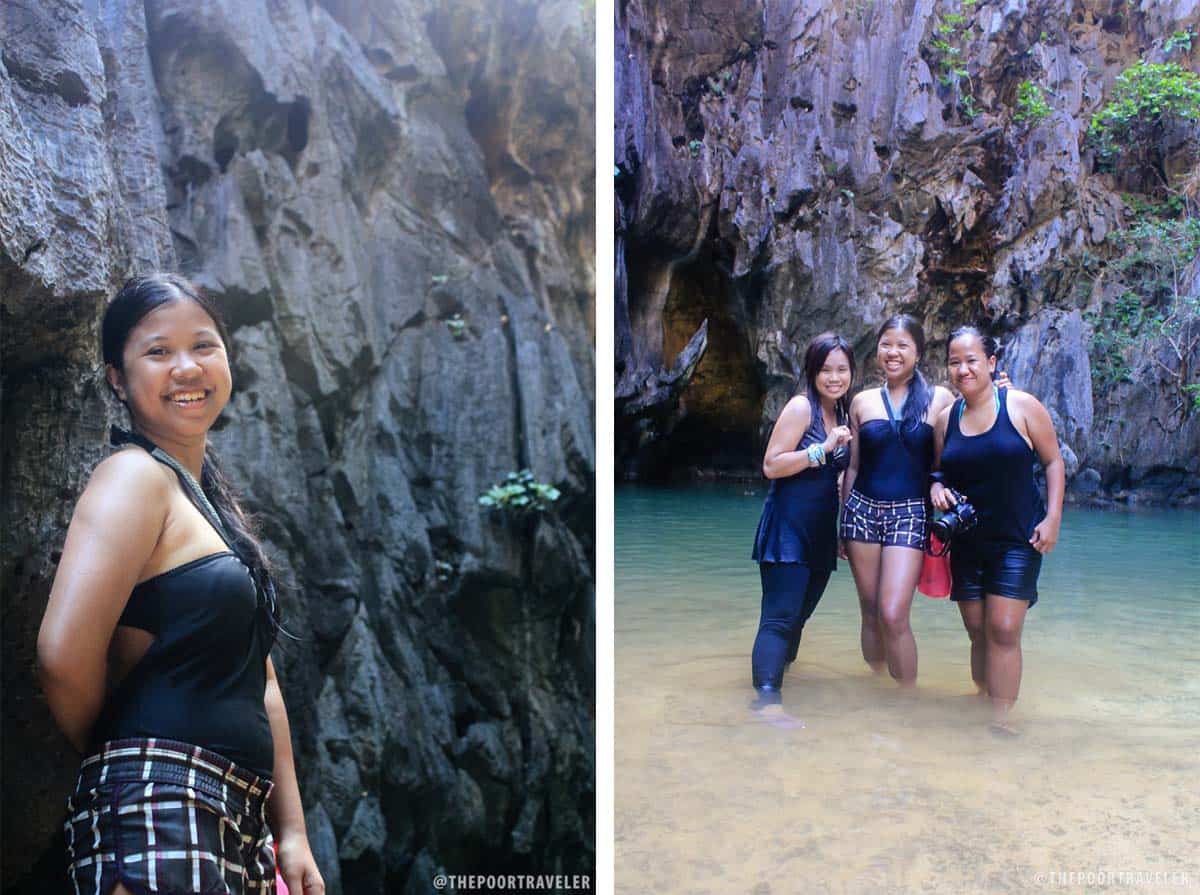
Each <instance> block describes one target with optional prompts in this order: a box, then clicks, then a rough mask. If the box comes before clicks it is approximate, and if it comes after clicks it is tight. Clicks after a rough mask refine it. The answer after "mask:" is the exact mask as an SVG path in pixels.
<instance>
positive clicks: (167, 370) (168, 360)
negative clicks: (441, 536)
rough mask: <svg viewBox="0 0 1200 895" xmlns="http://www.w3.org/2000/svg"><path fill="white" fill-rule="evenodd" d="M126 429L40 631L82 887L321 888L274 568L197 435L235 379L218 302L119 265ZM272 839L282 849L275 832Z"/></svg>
mask: <svg viewBox="0 0 1200 895" xmlns="http://www.w3.org/2000/svg"><path fill="white" fill-rule="evenodd" d="M102 330H103V349H104V361H105V365H106V376H107V379H108V382H109V385H110V386H111V387H112V389H113V392H114V393H115V394H116V396H117V397H118V399H119V400H120V401H121V402H122V403H123V404H124V405H125V406H126V408H127V409H128V411H129V416H130V420H131V422H132V430H131V431H130V432H122V431H120V430H114V444H118V445H120V446H121V447H122V449H121V450H119V451H117V452H116V453H114V454H113V455H112V456H110V457H109V458H108V459H106V460H104V461H103V462H102V463H100V464H99V465H98V466H97V467H96V469H95V471H94V472H93V473H92V477H91V480H90V481H89V482H88V485H87V488H86V489H85V490H84V492H83V494H82V495H81V496H80V498H79V502H78V503H77V505H76V507H75V511H74V514H73V516H72V519H71V525H70V528H69V529H68V531H67V539H66V543H65V544H64V546H63V551H62V558H61V560H60V561H59V565H58V570H57V572H56V574H55V579H54V585H53V588H52V590H51V593H50V599H49V602H48V604H47V607H46V614H45V617H44V618H43V620H42V627H41V631H40V633H39V635H38V659H39V666H40V667H39V671H40V674H41V679H42V684H43V687H44V689H45V692H46V697H47V701H48V702H49V705H50V709H51V711H52V712H53V714H54V717H55V720H56V721H57V722H58V725H59V727H61V728H62V730H63V732H64V733H65V734H66V736H67V738H68V739H69V740H70V741H71V743H72V745H74V746H75V748H76V749H78V750H79V751H80V752H81V753H82V754H83V755H84V759H83V762H82V765H81V768H80V773H79V780H78V783H77V786H76V789H75V792H74V794H73V795H72V797H71V799H70V802H69V804H68V817H67V821H66V825H65V828H66V836H67V849H68V856H67V857H68V873H69V877H70V880H71V882H72V886H73V888H72V889H71V891H72V892H73V893H75V895H109V893H116V895H131V893H136V895H142V893H149V892H154V893H165V895H172V893H226V895H241V893H246V892H256V893H269V892H274V891H275V873H276V858H275V855H276V853H277V854H278V864H279V870H280V873H281V874H282V876H283V878H284V881H285V882H286V883H287V885H288V887H289V888H290V889H291V890H292V891H293V892H295V893H296V895H319V893H322V892H323V891H324V884H323V882H322V880H321V874H320V872H319V871H318V869H317V866H316V862H315V861H314V860H313V856H312V851H311V849H310V847H309V843H308V835H307V832H306V830H305V825H304V813H303V809H302V806H301V802H300V792H299V788H298V786H297V782H296V771H295V767H294V764H293V758H292V748H291V736H290V733H289V729H288V719H287V711H286V709H285V708H284V704H283V697H282V695H281V694H280V690H279V684H278V681H277V680H276V677H275V671H274V667H273V666H272V664H271V659H270V656H269V653H270V649H271V645H272V643H273V642H274V640H275V636H276V634H277V632H278V630H279V614H278V606H277V604H276V601H275V590H274V585H273V584H272V582H271V575H270V568H269V565H268V563H267V560H266V557H265V555H264V554H263V550H262V547H261V545H260V543H259V541H258V539H257V538H256V537H255V536H254V534H253V532H252V531H251V529H250V527H249V525H248V523H247V520H246V517H245V515H244V514H243V513H242V510H241V507H240V505H239V503H238V501H237V499H236V497H235V496H234V494H233V492H232V491H231V489H230V487H229V485H228V483H227V482H226V480H225V478H224V477H223V475H222V474H221V472H220V470H219V469H218V467H217V465H216V463H215V461H214V459H213V457H212V456H211V454H210V453H209V451H208V450H207V446H208V442H207V438H208V431H209V429H210V428H211V427H212V425H213V423H214V422H215V421H216V419H217V417H218V416H219V415H220V413H221V411H222V409H224V407H225V404H226V403H227V402H228V400H229V397H230V393H231V390H232V378H231V375H230V368H229V361H228V357H227V355H226V346H227V345H228V337H227V334H226V331H225V327H224V324H223V322H222V320H221V317H220V314H219V313H218V311H217V309H216V307H215V306H214V305H213V303H212V302H211V301H210V300H209V299H208V298H207V297H206V296H204V295H203V294H202V293H200V292H199V291H198V290H197V289H196V288H195V287H194V286H193V285H192V284H190V283H189V282H187V281H186V280H184V279H182V278H180V277H177V276H172V275H165V274H156V275H152V276H148V277H139V278H136V279H133V280H130V281H129V282H128V283H126V284H125V286H124V287H123V288H122V289H121V291H120V292H119V293H118V294H117V295H116V297H115V298H114V299H113V301H112V302H111V304H110V305H109V307H108V309H107V311H106V313H105V316H104V322H103V326H102ZM272 839H274V846H275V847H274V848H273V847H272Z"/></svg>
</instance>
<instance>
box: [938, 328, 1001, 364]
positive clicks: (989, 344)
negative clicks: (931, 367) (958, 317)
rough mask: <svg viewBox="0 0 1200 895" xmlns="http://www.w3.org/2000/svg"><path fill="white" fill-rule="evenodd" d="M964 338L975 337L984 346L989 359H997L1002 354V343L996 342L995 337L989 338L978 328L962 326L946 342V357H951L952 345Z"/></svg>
mask: <svg viewBox="0 0 1200 895" xmlns="http://www.w3.org/2000/svg"><path fill="white" fill-rule="evenodd" d="M963 336H974V337H975V338H977V339H978V340H979V341H980V344H982V345H983V351H984V354H986V355H987V356H988V357H996V355H998V354H999V353H1000V343H999V342H997V341H996V339H995V337H994V336H989V335H987V334H986V333H984V332H983V330H981V329H980V328H979V327H978V326H960V327H959V328H958V329H956V330H955V331H954V332H952V333H950V338H948V339H947V340H946V357H947V358H949V357H950V343H951V342H953V341H954V340H955V339H960V338H962V337H963Z"/></svg>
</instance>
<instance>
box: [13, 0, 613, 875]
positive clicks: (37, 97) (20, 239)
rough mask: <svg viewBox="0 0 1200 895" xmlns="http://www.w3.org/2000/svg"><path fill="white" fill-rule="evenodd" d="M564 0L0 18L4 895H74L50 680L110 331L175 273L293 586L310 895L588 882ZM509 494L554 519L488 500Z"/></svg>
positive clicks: (96, 448) (582, 381)
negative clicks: (481, 881)
mask: <svg viewBox="0 0 1200 895" xmlns="http://www.w3.org/2000/svg"><path fill="white" fill-rule="evenodd" d="M589 15H590V13H588V12H587V11H586V10H584V9H582V8H581V6H580V4H578V3H573V2H549V3H535V2H523V0H520V2H515V3H504V4H487V3H482V2H477V0H454V2H452V3H432V2H421V0H413V2H405V3H400V4H397V3H394V2H382V0H378V2H376V0H367V2H358V0H355V2H342V0H323V2H318V3H305V2H299V0H284V2H270V3H267V2H259V0H252V2H248V3H247V2H236V3H235V2H224V0H221V2H212V3H200V4H197V3H193V2H182V0H145V2H132V0H100V2H95V3H86V4H83V3H79V2H75V0H56V2H49V3H37V4H4V5H3V7H2V9H0V27H2V33H0V37H2V46H3V53H2V56H0V293H2V298H3V311H2V314H3V317H2V321H3V334H2V335H3V356H4V379H3V419H4V441H3V473H2V475H3V513H4V544H3V553H2V561H3V586H4V609H5V626H4V661H3V668H4V671H3V674H4V680H3V683H4V713H5V747H6V748H5V750H4V803H3V813H4V818H5V836H4V853H3V870H2V875H3V879H4V881H5V892H6V893H8V892H13V893H16V892H22V893H23V892H29V893H33V892H39V893H40V892H47V891H63V890H65V883H63V882H62V881H61V880H62V873H63V870H62V857H63V850H62V842H61V840H60V841H57V842H56V841H54V837H55V831H56V830H57V828H58V824H59V822H60V821H61V819H62V816H63V813H64V807H65V796H66V793H67V791H68V789H69V787H70V786H71V785H72V783H73V774H74V770H75V767H76V762H77V759H76V757H75V756H74V755H73V754H72V753H71V751H70V749H69V748H68V747H67V745H66V743H65V741H63V740H62V739H61V737H60V736H59V735H58V734H57V733H56V732H54V728H53V725H52V722H51V720H50V718H49V714H48V712H47V710H46V706H45V702H44V699H43V698H42V697H41V695H40V691H39V690H38V688H37V686H36V684H35V683H34V674H33V662H34V643H35V639H36V632H37V627H38V624H39V622H40V619H41V614H42V611H43V608H44V606H45V602H46V598H47V595H48V593H49V588H50V584H51V581H52V577H53V572H54V567H55V563H56V561H57V558H58V555H59V554H58V551H59V549H60V548H61V544H62V540H63V536H64V533H65V530H66V524H67V522H68V520H69V518H70V513H71V509H72V506H73V504H74V500H75V498H76V496H77V495H78V494H79V492H80V491H81V490H82V487H83V486H84V484H85V483H86V480H87V475H88V473H89V471H90V469H91V468H92V466H93V465H94V464H95V463H96V462H97V461H98V460H99V459H100V458H102V457H103V456H104V455H105V454H106V452H107V447H106V444H107V429H108V426H109V424H110V423H114V422H117V423H122V424H124V419H123V416H122V413H123V412H122V411H121V409H120V408H119V406H117V405H115V403H114V402H113V401H112V400H111V399H110V397H109V396H108V394H107V387H106V386H104V382H103V378H102V370H101V368H100V362H99V348H98V338H97V336H98V323H99V320H100V317H101V315H102V313H103V309H104V306H105V301H106V299H107V298H108V297H109V296H111V294H112V293H113V292H115V290H116V288H117V287H118V286H119V284H120V282H121V281H122V280H123V279H124V278H125V277H127V276H129V275H131V274H133V273H137V272H145V271H150V270H154V269H179V270H182V271H183V272H184V273H185V274H188V275H190V276H191V277H192V278H194V279H195V280H196V281H197V282H198V283H199V284H200V285H201V286H202V287H203V288H205V289H206V290H207V291H208V292H209V293H210V294H211V295H212V296H214V297H215V299H216V300H217V302H218V303H219V304H220V306H221V307H222V309H223V310H224V312H225V313H226V315H227V317H228V320H229V323H230V325H231V328H232V333H233V346H232V349H233V350H232V355H233V363H234V381H235V393H234V398H233V400H232V402H231V403H230V406H229V408H228V410H227V411H226V413H225V414H224V416H223V421H222V423H221V424H219V425H220V431H218V432H216V433H215V434H214V436H213V440H214V443H215V446H216V447H217V449H218V452H219V454H220V456H221V457H222V458H223V462H224V465H225V467H226V469H227V471H228V472H229V473H230V474H231V476H232V477H233V479H234V480H235V482H236V483H237V485H238V486H239V487H240V489H241V490H242V492H243V493H244V495H245V496H246V498H247V503H248V506H249V507H250V508H251V509H252V510H253V511H254V512H255V513H256V514H257V516H258V517H259V519H260V521H261V526H262V530H263V533H264V535H265V537H266V539H267V541H268V545H269V550H270V552H271V553H272V554H273V556H274V557H275V558H276V559H277V560H278V562H279V564H280V566H281V568H282V570H283V577H284V579H285V580H286V582H287V584H288V585H289V587H288V588H287V591H286V593H285V596H284V602H285V611H286V614H287V619H288V620H287V623H286V624H287V627H288V628H289V629H290V630H291V631H292V632H294V633H295V634H296V635H297V636H298V637H299V640H297V641H294V642H292V641H289V642H287V643H285V644H284V645H283V646H282V647H281V648H280V649H279V650H278V651H277V654H276V664H277V666H278V667H279V670H280V676H281V679H282V681H283V685H284V692H285V696H286V698H287V701H288V705H289V708H290V712H291V719H292V729H293V734H294V740H295V744H296V748H297V755H298V764H299V768H300V776H301V786H302V791H303V794H304V799H305V804H306V808H307V810H308V815H309V817H308V826H309V831H310V834H311V836H312V840H313V847H314V849H315V851H316V852H317V854H318V857H319V858H320V860H321V863H322V866H323V868H324V870H325V878H326V881H327V883H329V891H330V892H331V893H341V892H346V893H350V892H353V893H371V892H377V893H383V892H393V891H404V890H408V889H411V890H413V891H428V890H429V887H430V879H431V878H432V875H434V874H436V873H437V872H439V871H442V870H445V871H447V872H452V873H470V872H480V871H486V872H501V871H513V872H517V871H521V870H538V871H541V872H548V871H549V872H553V871H554V870H556V869H558V870H562V871H563V872H566V871H573V872H584V871H589V870H590V869H591V866H592V855H593V832H594V830H593V807H592V806H593V801H594V784H593V773H594V754H593V745H592V741H593V724H592V717H593V716H592V704H593V697H594V671H593V668H594V651H593V640H594V610H593V593H592V582H593V576H594V569H593V556H592V544H593V537H594V533H593V507H594V499H595V498H594V495H595V491H594V468H595V458H594V446H593V445H594V431H593V426H592V422H591V421H592V408H593V403H594V380H595V371H594V360H593V356H592V348H591V346H592V343H593V338H594V313H595V312H594V279H595V270H594V227H593V218H594V213H595V212H594V202H593V196H592V188H591V187H592V183H593V171H594V161H593V158H594V156H593V149H592V134H593V133H594V123H593V122H594V119H593V114H594V113H593V98H592V97H593V93H594V83H593V82H594V76H593V66H594V49H593V45H594V27H595V26H594V23H593V22H592V21H590V20H589V19H588V16H589ZM521 468H529V469H530V470H532V471H533V473H534V475H535V477H536V478H537V479H538V480H540V481H545V482H551V483H554V484H555V485H557V486H558V487H559V488H560V490H561V491H562V492H563V496H562V498H561V499H560V500H559V501H558V503H557V505H556V509H555V510H554V511H553V512H552V513H551V514H549V515H547V516H545V517H544V518H541V519H540V520H526V521H522V520H510V519H507V518H506V517H504V516H502V515H496V514H491V513H488V512H486V511H484V510H483V508H482V507H480V506H479V504H478V502H477V499H478V496H479V495H480V494H481V493H482V492H484V491H485V490H486V489H487V488H488V487H489V486H491V485H492V484H495V483H496V482H498V481H500V480H501V479H503V477H504V475H505V474H506V473H507V472H509V471H512V470H517V469H521Z"/></svg>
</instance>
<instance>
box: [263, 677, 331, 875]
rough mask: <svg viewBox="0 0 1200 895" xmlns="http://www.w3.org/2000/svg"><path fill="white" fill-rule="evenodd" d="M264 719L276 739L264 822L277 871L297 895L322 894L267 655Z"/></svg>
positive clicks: (278, 693) (283, 713) (283, 710)
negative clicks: (271, 838) (272, 844)
mask: <svg viewBox="0 0 1200 895" xmlns="http://www.w3.org/2000/svg"><path fill="white" fill-rule="evenodd" d="M263 703H264V705H265V706H266V709H267V720H268V721H270V722H271V737H272V739H273V740H274V741H275V773H274V780H275V788H274V789H273V790H271V798H270V800H269V801H268V802H267V822H268V823H269V824H270V826H271V833H272V835H274V837H275V850H276V853H277V855H278V862H279V872H280V874H281V875H282V876H283V881H284V882H285V883H287V887H288V889H289V890H290V891H292V892H295V893H296V895H322V893H323V892H324V891H325V881H324V880H323V879H321V871H320V870H318V869H317V862H316V860H314V858H313V854H312V849H311V848H310V847H309V844H308V828H307V827H306V826H305V824H304V806H303V805H302V804H301V802H300V784H299V783H298V782H297V781H296V762H295V759H294V758H293V756H292V732H291V726H290V725H289V724H288V716H287V708H286V707H285V706H284V704H283V693H282V692H281V691H280V689H279V679H278V678H277V677H275V665H274V663H272V662H271V660H270V658H268V659H267V692H266V695H265V697H264V698H263Z"/></svg>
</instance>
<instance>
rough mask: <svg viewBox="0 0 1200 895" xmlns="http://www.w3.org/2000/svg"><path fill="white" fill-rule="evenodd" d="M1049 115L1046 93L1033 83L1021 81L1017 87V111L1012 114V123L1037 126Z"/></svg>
mask: <svg viewBox="0 0 1200 895" xmlns="http://www.w3.org/2000/svg"><path fill="white" fill-rule="evenodd" d="M1049 114H1050V104H1049V103H1048V102H1046V91H1044V90H1043V89H1042V88H1041V87H1040V86H1038V85H1037V84H1035V83H1033V81H1022V82H1021V83H1020V84H1018V85H1017V110H1016V112H1014V113H1013V121H1019V122H1022V123H1026V124H1037V123H1038V122H1039V121H1041V120H1042V119H1043V118H1045V117H1047V116H1048V115H1049Z"/></svg>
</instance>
